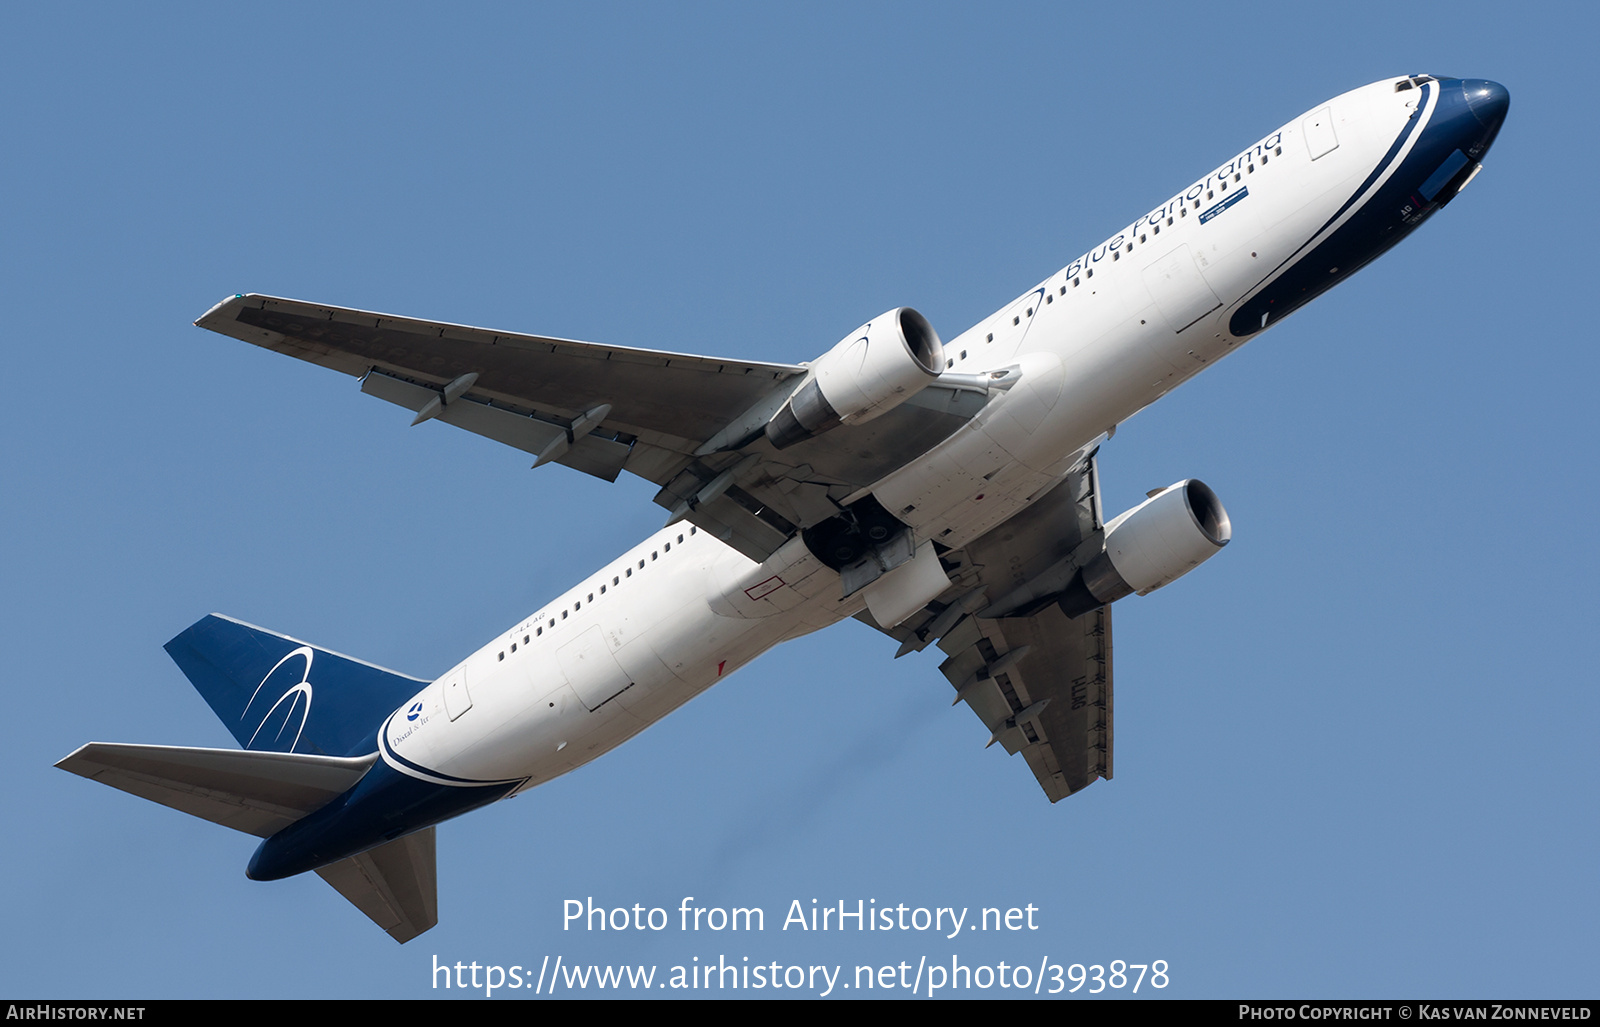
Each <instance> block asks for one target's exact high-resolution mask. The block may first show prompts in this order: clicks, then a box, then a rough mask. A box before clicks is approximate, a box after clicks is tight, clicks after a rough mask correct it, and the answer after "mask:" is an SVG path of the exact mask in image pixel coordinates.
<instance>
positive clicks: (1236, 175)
mask: <svg viewBox="0 0 1600 1027" xmlns="http://www.w3.org/2000/svg"><path fill="white" fill-rule="evenodd" d="M1233 180H1234V181H1235V182H1242V181H1244V176H1243V175H1241V174H1239V173H1238V172H1237V171H1235V172H1234V173H1233Z"/></svg>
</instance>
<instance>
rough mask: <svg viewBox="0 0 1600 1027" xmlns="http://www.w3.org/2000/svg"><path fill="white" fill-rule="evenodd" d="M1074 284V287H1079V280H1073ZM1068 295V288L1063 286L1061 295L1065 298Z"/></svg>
mask: <svg viewBox="0 0 1600 1027" xmlns="http://www.w3.org/2000/svg"><path fill="white" fill-rule="evenodd" d="M1072 284H1073V285H1077V284H1078V280H1077V279H1076V278H1074V279H1073V280H1072ZM1066 294H1067V287H1066V286H1065V285H1063V286H1062V287H1061V295H1063V296H1065V295H1066Z"/></svg>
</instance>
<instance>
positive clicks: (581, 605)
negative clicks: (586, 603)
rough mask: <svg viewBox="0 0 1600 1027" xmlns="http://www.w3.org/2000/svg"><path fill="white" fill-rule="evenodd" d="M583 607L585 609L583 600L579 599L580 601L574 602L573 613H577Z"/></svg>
mask: <svg viewBox="0 0 1600 1027" xmlns="http://www.w3.org/2000/svg"><path fill="white" fill-rule="evenodd" d="M581 609H583V601H582V600H579V601H578V602H576V603H573V604H572V612H573V613H577V612H578V611H579V610H581Z"/></svg>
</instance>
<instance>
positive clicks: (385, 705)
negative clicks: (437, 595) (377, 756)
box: [166, 613, 427, 756]
mask: <svg viewBox="0 0 1600 1027" xmlns="http://www.w3.org/2000/svg"><path fill="white" fill-rule="evenodd" d="M166 648H167V655H169V656H171V657H172V660H173V662H174V663H176V664H177V665H178V668H179V669H180V670H182V671H183V673H184V674H185V675H186V676H187V677H188V678H189V681H190V682H191V683H192V684H193V685H194V687H195V690H196V691H198V692H199V693H200V694H201V695H202V696H204V697H205V700H206V702H208V703H210V704H211V709H212V710H213V711H215V712H216V714H217V716H218V717H219V718H221V720H222V723H223V724H225V725H227V728H228V730H229V731H232V732H233V737H234V738H236V739H238V740H239V744H240V745H242V746H244V747H245V748H246V749H255V750H259V751H265V752H301V753H313V754H320V755H324V756H360V755H365V750H367V749H368V748H369V747H370V744H371V740H372V738H373V732H374V730H375V729H376V728H377V726H378V723H379V722H380V721H381V720H382V719H383V717H384V716H385V715H387V714H388V713H390V712H392V711H393V710H394V709H395V707H397V706H399V705H400V704H401V703H402V702H404V701H405V700H406V699H408V698H410V697H411V696H413V695H415V694H416V693H417V691H418V690H419V689H421V688H422V686H423V685H426V684H427V682H426V681H423V680H421V679H419V678H414V677H409V676H407V675H405V674H396V673H395V672H394V671H392V670H384V669H383V668H382V667H374V666H373V665H372V664H370V663H362V662H361V661H360V660H352V659H351V658H350V657H348V656H341V655H339V654H338V653H334V652H329V651H328V650H326V649H318V648H317V647H316V646H311V645H306V644H305V643H304V642H301V641H299V640H298V639H293V638H289V637H287V636H285V635H277V634H274V633H272V632H270V631H267V630H265V629H263V628H258V627H255V626H254V625H251V624H246V623H244V622H243V621H237V620H233V619H232V618H230V617H223V616H220V615H218V614H214V613H213V614H211V615H209V616H207V617H202V618H201V619H200V620H198V621H196V622H195V623H194V624H193V625H192V626H190V627H189V628H188V630H186V631H184V632H183V633H182V634H180V635H179V636H178V637H177V638H174V639H173V640H172V641H170V642H168V643H167V646H166ZM357 750H363V751H359V752H358V751H357Z"/></svg>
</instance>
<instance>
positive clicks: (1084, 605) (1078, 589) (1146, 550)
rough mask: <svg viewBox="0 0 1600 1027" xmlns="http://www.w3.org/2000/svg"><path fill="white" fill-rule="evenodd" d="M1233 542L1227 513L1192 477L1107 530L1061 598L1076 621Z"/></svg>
mask: <svg viewBox="0 0 1600 1027" xmlns="http://www.w3.org/2000/svg"><path fill="white" fill-rule="evenodd" d="M1232 537H1233V526H1232V524H1231V523H1230V522H1229V520H1228V511H1226V510H1224V509H1223V508H1222V502H1221V500H1219V499H1217V494H1216V493H1215V492H1212V491H1211V490H1210V489H1209V488H1207V487H1206V485H1205V483H1204V482H1201V481H1199V480H1198V479H1195V478H1190V479H1189V480H1187V481H1180V482H1178V483H1177V484H1174V485H1169V486H1168V487H1167V488H1165V489H1162V490H1161V491H1160V492H1158V493H1156V494H1155V495H1154V496H1151V497H1150V498H1149V499H1147V500H1145V501H1144V502H1142V503H1140V504H1139V505H1138V506H1136V507H1134V508H1133V509H1132V510H1129V511H1127V512H1126V513H1124V514H1122V515H1120V516H1118V517H1116V518H1114V519H1113V520H1112V521H1111V523H1109V524H1107V525H1106V542H1105V549H1104V550H1102V551H1101V553H1100V555H1099V556H1096V557H1095V558H1094V559H1092V560H1090V561H1089V562H1088V563H1087V564H1085V565H1084V567H1083V573H1082V575H1081V576H1079V577H1078V579H1077V580H1075V581H1074V582H1073V583H1072V585H1071V586H1070V587H1069V588H1068V589H1067V591H1066V592H1065V593H1064V594H1063V595H1062V597H1061V600H1060V603H1061V609H1062V610H1063V611H1064V612H1065V613H1066V614H1067V616H1069V617H1076V616H1078V615H1079V614H1082V613H1086V612H1087V611H1089V610H1092V609H1095V608H1096V607H1100V606H1104V605H1105V604H1106V603H1111V602H1115V601H1116V600H1118V599H1121V598H1122V597H1123V596H1125V595H1128V594H1129V593H1132V592H1137V593H1139V594H1140V595H1146V594H1148V593H1150V592H1154V591H1155V590H1156V589H1158V588H1160V587H1161V586H1163V585H1170V584H1171V583H1172V582H1174V581H1177V580H1178V579H1179V578H1181V577H1183V576H1184V575H1185V574H1188V573H1189V572H1190V571H1192V570H1194V569H1195V568H1196V567H1198V566H1200V565H1201V564H1202V563H1204V562H1205V561H1207V560H1209V559H1210V558H1211V557H1213V556H1215V555H1216V553H1217V551H1218V550H1219V549H1221V548H1222V547H1223V546H1225V545H1227V544H1228V540H1229V539H1231V538H1232Z"/></svg>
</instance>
